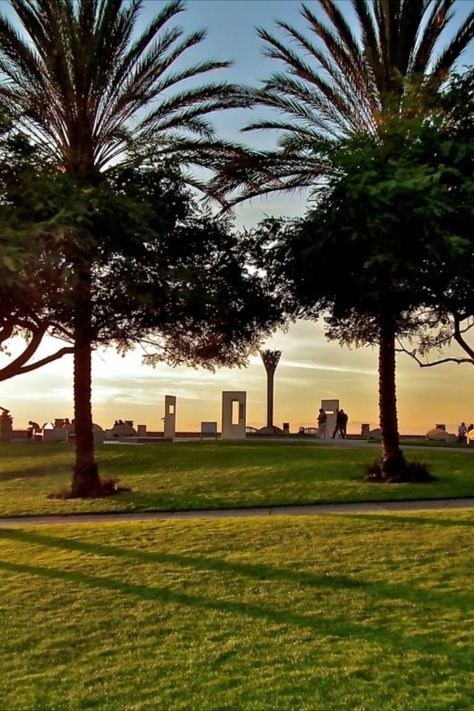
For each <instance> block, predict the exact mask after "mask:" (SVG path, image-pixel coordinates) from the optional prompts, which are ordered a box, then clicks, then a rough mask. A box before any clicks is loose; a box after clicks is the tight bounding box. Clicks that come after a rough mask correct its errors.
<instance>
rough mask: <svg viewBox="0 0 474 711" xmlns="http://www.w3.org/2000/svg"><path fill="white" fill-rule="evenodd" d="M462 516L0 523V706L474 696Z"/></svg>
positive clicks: (405, 710)
mask: <svg viewBox="0 0 474 711" xmlns="http://www.w3.org/2000/svg"><path fill="white" fill-rule="evenodd" d="M473 527H474V514H473V513H472V512H470V513H469V512H456V513H454V512H451V511H440V512H437V513H427V512H423V513H420V512H417V513H409V514H403V515H402V514H393V515H364V516H362V515H358V516H352V517H350V516H346V515H344V516H332V517H298V518H294V517H283V516H281V517H280V516H277V517H271V518H268V517H267V518H260V519H258V518H254V517H251V518H246V519H230V520H229V519H228V520H224V519H221V520H219V521H218V520H212V521H211V520H207V521H205V520H200V521H188V522H182V521H181V522H177V521H167V522H161V523H158V522H154V523H150V522H147V523H142V524H136V523H133V524H132V523H125V524H120V525H119V524H117V523H114V524H101V525H96V526H92V525H90V524H82V525H70V526H64V525H57V526H48V527H46V526H34V527H30V528H25V527H24V528H5V527H4V528H3V529H2V528H0V569H1V581H2V582H1V585H0V587H1V595H0V615H1V620H2V644H1V645H0V650H1V651H0V660H1V669H2V674H1V675H0V698H1V699H2V711H22V710H28V711H46V710H47V709H61V711H68V710H69V709H101V710H103V711H106V710H110V711H118V709H120V710H121V711H122V710H123V711H132V710H142V709H143V710H144V709H198V710H201V709H243V710H246V709H285V710H286V709H318V711H319V710H321V711H324V710H325V709H327V710H329V709H330V710H331V711H344V710H346V709H347V710H349V709H350V710H351V711H355V710H358V711H383V710H387V711H417V710H420V711H427V710H428V709H429V711H447V710H448V709H450V710H460V709H465V710H466V711H467V710H471V709H472V708H474V628H473V625H472V616H473V610H474V594H473V586H472V567H473V564H474V546H473Z"/></svg>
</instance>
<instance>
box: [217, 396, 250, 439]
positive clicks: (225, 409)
mask: <svg viewBox="0 0 474 711" xmlns="http://www.w3.org/2000/svg"><path fill="white" fill-rule="evenodd" d="M246 418H247V393H246V392H243V391H234V390H227V391H224V392H223V393H222V430H221V432H222V435H221V437H222V439H245V427H246Z"/></svg>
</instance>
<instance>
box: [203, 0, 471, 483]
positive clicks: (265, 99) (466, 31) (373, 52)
mask: <svg viewBox="0 0 474 711" xmlns="http://www.w3.org/2000/svg"><path fill="white" fill-rule="evenodd" d="M462 4H463V3H461V2H458V1H457V0H346V2H344V3H338V2H337V1H336V0H314V3H312V4H311V7H310V6H309V5H305V4H303V5H302V6H301V15H302V17H303V18H304V20H305V22H306V24H307V29H308V31H307V32H302V31H299V30H298V29H296V28H295V27H293V26H291V25H290V24H288V23H286V22H279V23H278V28H279V30H280V31H281V35H280V33H278V34H271V33H270V32H268V31H266V30H265V29H259V30H258V34H259V36H260V38H261V39H262V40H263V42H264V44H265V54H266V56H268V57H270V58H271V59H273V60H275V61H277V62H280V63H281V64H282V65H283V71H281V72H278V73H275V74H273V75H272V76H270V78H269V79H267V80H266V81H265V82H264V83H263V85H262V86H261V87H259V88H258V89H249V90H247V92H246V98H247V99H248V100H249V101H250V102H251V103H252V104H253V105H254V106H255V105H263V106H264V107H269V108H271V109H273V110H274V112H275V115H274V116H271V117H270V118H265V119H260V120H257V121H254V122H253V123H251V124H250V125H249V126H247V127H246V129H245V130H253V129H259V130H272V131H275V130H276V131H278V132H279V145H278V148H277V149H275V150H273V151H269V152H267V153H263V152H262V153H258V154H253V155H251V154H248V156H247V157H245V158H243V159H242V160H239V161H238V162H237V163H236V164H233V165H231V166H229V167H227V168H226V169H225V171H224V172H223V173H222V174H221V176H220V178H219V179H218V181H217V182H216V186H215V187H216V190H218V191H221V192H225V191H227V192H230V191H232V190H235V189H237V188H240V189H241V192H240V194H239V195H238V197H237V198H236V199H235V200H236V201H241V200H244V199H247V198H249V197H252V196H255V195H259V194H262V193H268V192H273V191H281V190H295V189H302V188H304V189H309V191H310V193H312V194H313V195H317V194H318V190H319V188H320V187H321V186H324V184H325V182H326V181H325V178H327V177H328V176H330V175H331V174H332V173H333V172H334V170H335V166H334V165H333V164H332V163H331V160H330V159H328V156H327V152H325V151H324V150H323V148H324V146H327V143H328V141H329V142H337V141H344V140H348V139H351V138H352V137H355V136H357V135H360V134H367V133H370V134H380V135H382V133H383V127H384V125H385V124H386V123H387V121H388V120H393V117H394V116H400V117H403V116H404V115H406V114H407V113H408V112H411V113H413V111H414V106H413V100H412V99H413V97H412V90H413V89H412V87H413V85H417V86H420V85H423V84H425V83H429V85H430V88H431V90H432V89H433V87H434V88H435V89H436V88H437V87H440V86H441V85H442V83H443V82H444V81H445V80H446V78H447V77H448V75H449V72H450V71H451V69H452V68H453V65H454V63H455V62H456V61H457V60H458V59H459V57H460V55H461V54H462V52H463V50H464V49H465V48H466V47H467V45H468V43H469V42H470V40H471V39H472V38H473V36H474V11H471V12H469V13H468V16H467V17H466V18H465V19H464V20H463V21H462V22H461V23H459V22H457V21H456V10H461V5H462ZM453 19H454V23H453V22H452V20H453ZM453 24H454V25H455V27H454V28H453ZM447 28H448V33H447V35H446V33H445V31H446V29H447ZM446 36H449V37H450V39H449V41H447V42H443V37H444V38H446ZM423 110H424V109H423V105H420V106H419V107H417V111H418V113H420V112H422V111H423ZM379 331H380V333H379V343H380V351H379V403H380V415H381V428H382V439H383V463H384V466H385V467H387V469H390V468H392V469H393V466H391V465H395V468H396V466H397V463H400V462H401V463H402V465H403V461H404V460H403V456H402V453H401V452H400V448H399V435H398V423H397V406H396V389H395V333H394V330H393V328H391V327H390V325H389V324H388V323H381V324H380V329H379Z"/></svg>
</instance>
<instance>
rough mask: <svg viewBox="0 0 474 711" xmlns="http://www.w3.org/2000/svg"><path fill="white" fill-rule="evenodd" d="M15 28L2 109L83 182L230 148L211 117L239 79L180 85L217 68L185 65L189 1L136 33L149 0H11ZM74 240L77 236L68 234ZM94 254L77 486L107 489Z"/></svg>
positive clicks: (78, 373)
mask: <svg viewBox="0 0 474 711" xmlns="http://www.w3.org/2000/svg"><path fill="white" fill-rule="evenodd" d="M10 4H11V6H12V8H13V9H14V11H15V12H16V15H17V19H18V23H19V29H18V30H17V29H15V27H14V26H13V25H12V24H11V23H10V22H9V21H8V19H7V18H6V17H4V16H0V111H1V110H2V109H3V110H5V111H6V112H7V113H8V114H9V115H13V116H14V117H15V119H16V126H17V128H18V129H19V130H22V131H24V133H25V134H26V135H27V136H28V137H29V139H30V140H34V142H35V143H36V145H37V146H38V147H39V148H40V149H41V150H42V151H43V153H44V154H45V155H46V156H47V157H48V158H49V160H50V161H51V162H53V163H54V165H55V166H56V168H57V170H58V171H59V172H62V173H65V174H67V175H70V176H71V177H72V178H73V179H74V180H76V181H77V183H78V184H79V185H85V186H86V187H87V185H88V184H91V183H95V182H97V181H98V180H100V179H101V175H103V173H104V172H105V171H107V169H108V168H109V167H110V166H111V165H113V164H115V165H116V164H117V163H120V162H125V161H127V160H128V159H129V158H130V155H131V154H133V160H134V161H135V164H136V162H137V161H139V160H140V156H143V155H148V156H149V155H150V153H151V154H153V156H161V157H163V156H172V155H179V159H180V160H181V162H184V163H194V164H198V165H206V166H209V165H212V164H213V160H214V157H215V156H217V155H218V154H219V152H220V151H222V150H225V145H224V144H222V143H221V144H219V143H218V141H216V140H215V137H214V134H213V130H212V127H211V125H210V124H209V122H208V121H207V120H206V117H207V115H208V114H209V113H210V112H212V111H215V110H219V109H224V108H228V107H230V106H233V105H234V104H235V101H236V89H235V87H233V86H232V85H230V84H227V83H223V82H219V83H216V82H209V83H206V84H203V85H198V86H196V85H195V82H194V83H193V85H192V86H191V87H189V86H188V87H187V88H181V83H182V82H185V81H186V80H188V79H192V80H196V78H199V77H200V75H202V74H208V73H209V72H212V71H214V70H220V69H222V68H224V67H227V66H228V64H229V63H228V62H220V61H215V60H209V61H205V62H201V63H199V64H194V65H193V66H188V67H183V64H182V63H181V60H182V57H183V55H184V54H185V53H186V52H187V50H189V49H191V48H192V47H194V46H196V45H197V44H199V43H200V42H201V41H202V40H203V39H204V37H205V32H203V31H199V32H193V33H191V34H189V35H185V33H184V31H183V29H181V28H180V27H177V26H170V21H171V20H173V19H174V18H175V17H176V16H177V15H178V14H179V13H180V12H181V11H182V10H183V3H182V0H172V1H171V2H168V3H167V4H166V5H164V6H162V7H161V8H160V10H159V11H158V12H157V13H156V15H155V17H154V18H153V20H152V21H151V23H150V24H149V25H148V27H146V28H145V29H144V30H143V32H142V33H141V34H138V35H137V34H136V27H137V19H138V16H139V13H140V11H141V10H142V6H143V2H142V0H11V2H10ZM72 238H73V240H74V235H72ZM92 266H93V257H92V256H91V254H90V250H89V251H87V250H84V249H83V248H82V247H81V245H80V243H79V241H77V244H76V245H75V252H74V256H73V268H74V276H75V290H74V319H73V340H74V414H75V431H76V462H75V469H74V476H73V486H72V493H73V495H75V496H94V495H97V494H99V493H100V479H99V476H98V470H97V464H96V462H95V458H94V445H93V435H92V410H91V352H92V345H91V324H92V297H93V294H92V285H91V270H92Z"/></svg>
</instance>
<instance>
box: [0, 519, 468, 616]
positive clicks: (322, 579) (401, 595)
mask: <svg viewBox="0 0 474 711" xmlns="http://www.w3.org/2000/svg"><path fill="white" fill-rule="evenodd" d="M1 538H5V539H11V540H16V541H21V542H24V543H33V544H37V545H41V546H45V547H47V548H59V549H60V550H70V551H78V552H80V553H89V554H90V553H92V554H94V555H98V556H105V557H112V558H125V559H128V560H134V561H140V562H144V563H158V564H163V563H165V564H172V565H177V566H181V567H183V568H191V569H192V570H208V571H213V572H217V573H224V574H226V573H228V574H231V575H237V576H247V577H249V578H252V579H254V580H273V581H282V582H285V583H294V584H296V585H306V586H309V587H314V588H329V589H331V590H348V591H354V592H357V591H359V592H362V593H365V594H368V595H370V596H373V597H375V598H387V599H390V600H405V601H407V602H410V603H415V604H422V605H435V606H440V607H443V608H446V609H453V610H459V611H461V612H466V611H470V610H472V609H473V608H474V596H472V595H469V594H468V595H460V594H459V593H457V594H456V595H455V596H453V594H452V591H447V592H443V591H441V590H431V589H430V590H426V589H420V588H416V587H414V586H413V585H408V584H406V585H403V584H400V583H384V582H379V581H377V582H372V581H367V580H364V579H360V578H354V577H350V576H344V575H317V574H315V573H307V572H305V571H299V570H291V569H288V568H274V567H270V566H265V565H260V564H255V563H243V562H241V561H239V562H234V561H229V560H225V559H223V558H212V557H207V556H206V557H196V556H189V555H181V554H176V553H164V552H159V553H158V552H154V551H140V550H134V549H131V550H130V549H128V548H119V547H117V546H107V545H103V544H99V543H91V542H90V541H84V540H77V539H65V538H61V537H59V536H51V535H47V534H43V533H35V532H34V531H26V530H22V529H11V528H4V529H2V528H0V539H1Z"/></svg>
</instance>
